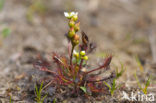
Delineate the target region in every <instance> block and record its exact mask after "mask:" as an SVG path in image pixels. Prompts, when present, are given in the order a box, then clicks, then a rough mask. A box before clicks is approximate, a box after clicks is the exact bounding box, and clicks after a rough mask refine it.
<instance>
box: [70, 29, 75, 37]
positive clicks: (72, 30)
mask: <svg viewBox="0 0 156 103" xmlns="http://www.w3.org/2000/svg"><path fill="white" fill-rule="evenodd" d="M74 35H75V30H74V28H71V29H70V30H69V32H68V37H69V38H72V37H73V36H74Z"/></svg>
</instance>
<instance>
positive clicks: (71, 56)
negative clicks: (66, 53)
mask: <svg viewBox="0 0 156 103" xmlns="http://www.w3.org/2000/svg"><path fill="white" fill-rule="evenodd" d="M74 47H75V46H73V45H72V50H71V54H70V65H71V67H72V66H73V63H72V59H73V51H74Z"/></svg>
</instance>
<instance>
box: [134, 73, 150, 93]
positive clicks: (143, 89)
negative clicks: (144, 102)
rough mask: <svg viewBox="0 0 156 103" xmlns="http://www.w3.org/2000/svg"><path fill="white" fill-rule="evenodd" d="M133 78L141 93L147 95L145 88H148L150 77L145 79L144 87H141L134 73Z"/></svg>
mask: <svg viewBox="0 0 156 103" xmlns="http://www.w3.org/2000/svg"><path fill="white" fill-rule="evenodd" d="M134 76H135V79H136V81H137V84H138V86H139V88H140V89H141V90H142V92H143V93H144V94H147V88H148V86H149V85H150V82H151V77H149V78H148V79H147V81H146V83H145V84H144V87H142V85H141V83H140V81H139V79H138V77H137V75H136V73H135V75H134Z"/></svg>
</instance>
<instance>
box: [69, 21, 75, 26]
mask: <svg viewBox="0 0 156 103" xmlns="http://www.w3.org/2000/svg"><path fill="white" fill-rule="evenodd" d="M68 25H69V27H74V25H75V22H74V21H73V20H72V19H71V20H70V21H69V24H68Z"/></svg>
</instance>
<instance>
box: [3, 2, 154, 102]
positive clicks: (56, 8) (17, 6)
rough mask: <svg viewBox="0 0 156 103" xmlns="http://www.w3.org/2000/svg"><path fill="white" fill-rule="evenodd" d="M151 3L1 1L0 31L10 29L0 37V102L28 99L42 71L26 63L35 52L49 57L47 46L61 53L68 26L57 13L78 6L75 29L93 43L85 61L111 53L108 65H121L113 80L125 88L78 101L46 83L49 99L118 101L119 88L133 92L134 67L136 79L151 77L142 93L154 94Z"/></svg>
mask: <svg viewBox="0 0 156 103" xmlns="http://www.w3.org/2000/svg"><path fill="white" fill-rule="evenodd" d="M155 4H156V1H155V0H75V1H73V0H63V1H61V0H32V1H31V0H5V4H4V7H3V8H2V10H1V11H0V31H2V29H3V28H6V27H7V28H9V29H10V30H11V34H10V35H9V36H8V37H6V38H4V39H3V38H0V42H1V43H0V103H1V102H2V103H9V100H10V97H11V99H12V102H13V103H34V101H33V100H34V98H35V97H34V95H33V91H34V84H35V83H36V82H37V81H39V79H42V77H46V76H48V74H46V73H43V72H41V71H38V70H36V69H34V67H33V65H32V64H33V62H34V61H35V59H36V58H37V55H38V54H42V55H44V56H46V57H48V58H51V57H50V55H49V54H50V53H51V52H53V51H55V52H58V53H60V54H65V53H67V45H68V44H67V40H66V38H65V36H64V34H65V33H66V32H67V31H68V25H67V19H66V18H65V17H64V14H63V13H64V11H69V10H73V11H78V13H79V19H80V22H81V24H80V28H81V30H83V31H84V32H85V33H86V34H87V35H88V36H89V38H90V41H93V42H95V43H96V45H97V49H96V51H95V52H94V53H93V54H91V55H89V62H88V63H89V64H90V66H92V67H96V65H98V61H100V58H103V57H105V56H106V54H107V53H111V54H113V60H112V63H111V68H112V70H115V69H116V68H117V67H118V68H119V69H120V67H121V65H120V64H121V63H122V64H123V65H124V66H125V67H126V71H125V73H124V74H123V75H122V77H121V78H120V79H119V80H118V81H117V83H119V84H120V83H121V84H124V86H125V88H121V90H117V91H116V92H115V94H114V97H111V96H110V95H105V96H103V97H102V98H103V99H102V100H101V99H99V100H98V99H97V98H96V99H95V98H93V97H91V98H90V99H87V100H84V99H83V98H84V97H81V96H80V97H78V98H73V97H70V96H68V94H66V95H64V96H62V95H59V94H57V96H56V95H55V94H53V93H55V91H54V89H53V88H51V87H49V88H48V89H46V91H44V92H49V93H51V96H52V97H53V98H49V101H53V100H54V98H55V97H59V99H57V102H63V103H77V102H79V103H81V102H82V103H83V102H84V103H87V102H88V103H104V102H108V103H110V102H112V103H114V102H116V103H118V102H121V98H122V95H123V94H122V91H127V93H130V92H131V91H133V90H134V91H137V90H138V91H139V87H138V85H137V82H136V79H135V78H134V74H135V73H136V72H137V75H138V77H139V80H140V81H141V83H145V80H147V78H148V77H149V76H151V77H152V79H151V85H150V86H149V88H148V92H149V93H151V92H152V93H156V89H155V88H156V75H155V73H156V63H154V61H153V56H152V51H151V46H150V41H149V35H150V34H151V31H152V33H154V34H156V31H155V24H156V6H155ZM155 37H156V35H155ZM155 45H156V44H155ZM136 56H137V58H139V60H140V61H141V62H140V63H141V66H142V67H143V68H141V67H140V65H138V63H137V61H136ZM61 96H62V97H61ZM155 99H156V97H155ZM47 101H48V100H47ZM122 102H126V103H127V102H130V101H122ZM45 103H46V101H45ZM143 103H144V102H143Z"/></svg>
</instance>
